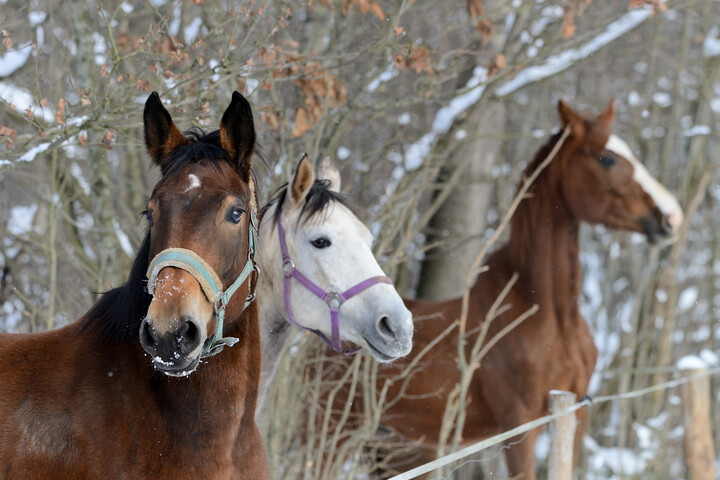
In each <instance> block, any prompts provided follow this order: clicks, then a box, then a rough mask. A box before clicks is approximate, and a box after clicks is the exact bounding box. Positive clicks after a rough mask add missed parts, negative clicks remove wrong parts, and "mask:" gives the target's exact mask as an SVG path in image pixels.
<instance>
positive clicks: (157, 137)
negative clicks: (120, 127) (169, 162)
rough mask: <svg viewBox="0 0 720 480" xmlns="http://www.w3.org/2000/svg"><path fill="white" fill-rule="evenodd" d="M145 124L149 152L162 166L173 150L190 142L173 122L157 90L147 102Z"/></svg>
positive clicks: (156, 162) (144, 114) (144, 115)
mask: <svg viewBox="0 0 720 480" xmlns="http://www.w3.org/2000/svg"><path fill="white" fill-rule="evenodd" d="M143 126H144V129H145V147H146V148H147V152H148V154H149V155H150V158H152V161H153V162H154V163H155V165H157V166H159V167H161V168H162V164H163V162H164V161H165V160H166V159H167V157H168V156H169V155H170V154H171V153H172V151H173V150H175V149H176V148H177V147H179V146H181V145H188V144H189V143H190V141H189V140H188V139H187V138H185V136H184V135H183V134H182V132H181V131H180V129H178V128H177V127H176V126H175V124H174V123H173V121H172V117H171V116H170V113H169V112H168V111H167V110H166V109H165V107H163V104H162V102H161V101H160V95H158V94H157V92H152V93H151V94H150V96H149V97H148V99H147V101H146V102H145V110H144V111H143Z"/></svg>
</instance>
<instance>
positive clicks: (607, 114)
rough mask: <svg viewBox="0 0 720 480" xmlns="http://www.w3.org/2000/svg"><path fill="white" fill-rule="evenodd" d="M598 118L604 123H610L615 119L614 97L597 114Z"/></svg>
mask: <svg viewBox="0 0 720 480" xmlns="http://www.w3.org/2000/svg"><path fill="white" fill-rule="evenodd" d="M598 120H599V121H600V122H602V123H603V124H605V125H610V124H611V123H612V122H613V120H615V99H614V98H613V99H612V100H610V104H609V105H608V106H607V108H606V109H605V111H604V112H602V113H601V114H600V115H598Z"/></svg>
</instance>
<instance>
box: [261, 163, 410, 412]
mask: <svg viewBox="0 0 720 480" xmlns="http://www.w3.org/2000/svg"><path fill="white" fill-rule="evenodd" d="M260 239H261V243H262V245H263V248H262V250H261V251H260V252H259V254H258V266H259V267H260V271H261V272H262V275H261V276H260V278H259V280H258V306H259V310H260V329H261V334H260V338H261V340H262V352H263V365H262V372H261V376H260V395H259V400H258V408H259V407H260V406H261V405H262V400H263V398H264V395H265V392H266V391H267V387H268V385H269V383H270V381H271V380H272V377H273V376H274V374H275V370H276V369H277V366H278V362H279V361H280V357H281V355H282V352H283V350H284V348H285V345H286V343H287V341H288V339H289V337H290V335H291V334H292V333H293V332H294V331H295V330H294V329H293V328H291V325H295V326H298V327H300V328H303V329H305V330H309V331H311V332H313V333H315V334H317V335H318V336H320V338H322V339H323V340H325V341H326V342H327V343H328V344H329V345H330V346H331V348H333V349H334V350H335V351H336V352H344V353H351V352H355V351H357V350H356V349H352V350H346V349H345V348H346V347H345V346H343V343H342V342H351V343H353V344H355V345H361V346H363V347H366V348H367V349H368V351H369V352H370V354H371V355H372V356H373V357H374V358H375V359H376V360H377V361H379V362H391V361H393V360H395V359H397V358H399V357H402V356H405V355H407V354H408V353H409V352H410V349H411V348H412V334H413V323H412V316H411V314H410V311H409V310H408V309H407V308H406V307H405V304H404V303H403V300H402V298H400V295H399V294H398V293H397V291H396V290H395V287H393V284H392V281H391V280H390V279H389V278H388V277H386V276H385V273H384V272H383V271H382V269H381V268H380V266H379V265H378V263H377V261H376V260H375V257H374V256H373V253H372V250H371V248H370V246H371V243H372V234H371V233H370V231H369V230H368V229H367V227H366V226H365V225H363V224H362V222H360V220H358V218H357V217H356V216H355V214H354V213H353V211H352V208H351V207H350V205H349V203H348V200H347V199H346V198H345V197H344V196H343V195H342V194H341V193H340V172H338V170H337V169H336V168H335V167H334V166H333V165H332V163H331V162H330V159H329V158H326V159H325V160H324V161H323V163H322V165H321V168H320V171H319V172H318V176H317V178H316V175H315V171H314V170H313V168H312V166H311V165H310V162H309V161H308V159H307V156H303V158H302V159H301V160H300V162H299V163H298V165H297V168H296V169H295V172H294V174H293V176H292V178H291V179H290V182H289V183H288V184H287V185H286V186H283V187H282V188H280V189H279V190H278V192H277V193H276V195H275V196H274V198H273V200H271V201H270V202H269V203H268V204H267V205H266V206H265V207H263V209H262V211H261V220H260ZM290 265H292V269H288V267H290ZM308 282H309V283H308ZM336 296H337V297H336ZM339 300H342V301H339ZM334 301H338V303H337V304H334V303H333V302H334Z"/></svg>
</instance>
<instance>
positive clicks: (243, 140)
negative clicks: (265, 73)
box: [220, 92, 255, 181]
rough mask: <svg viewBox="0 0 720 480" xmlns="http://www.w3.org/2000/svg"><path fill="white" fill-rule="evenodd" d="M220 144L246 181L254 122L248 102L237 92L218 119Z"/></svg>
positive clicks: (248, 173)
mask: <svg viewBox="0 0 720 480" xmlns="http://www.w3.org/2000/svg"><path fill="white" fill-rule="evenodd" d="M220 146H221V147H222V149H223V150H225V152H226V153H227V154H228V157H230V160H231V161H232V162H233V164H234V166H235V168H236V169H237V170H238V171H239V172H240V174H241V175H242V176H243V177H244V180H245V181H248V179H249V178H250V169H251V168H252V156H253V152H254V151H255V124H254V123H253V114H252V109H251V108H250V103H248V101H247V100H246V99H245V97H243V96H242V95H240V94H239V93H238V92H233V94H232V100H231V101H230V105H229V106H228V108H227V110H225V113H224V114H223V116H222V120H221V121H220Z"/></svg>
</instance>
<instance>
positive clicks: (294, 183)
mask: <svg viewBox="0 0 720 480" xmlns="http://www.w3.org/2000/svg"><path fill="white" fill-rule="evenodd" d="M314 183H315V172H313V168H312V165H310V161H309V160H308V156H307V154H305V155H303V157H302V158H301V159H300V162H299V163H298V165H297V167H296V168H295V173H294V174H293V177H292V179H291V180H290V199H291V200H292V202H293V203H294V204H297V203H300V202H302V201H303V200H305V197H307V194H308V192H309V191H310V188H311V187H312V186H313V184H314Z"/></svg>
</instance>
